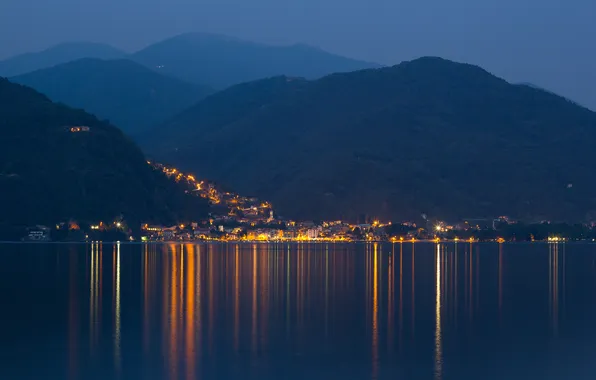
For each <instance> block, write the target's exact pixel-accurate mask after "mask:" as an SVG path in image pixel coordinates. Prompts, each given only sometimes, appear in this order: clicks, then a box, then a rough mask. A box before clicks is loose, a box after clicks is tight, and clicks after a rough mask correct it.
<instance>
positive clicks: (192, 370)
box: [0, 243, 596, 380]
mask: <svg viewBox="0 0 596 380" xmlns="http://www.w3.org/2000/svg"><path fill="white" fill-rule="evenodd" d="M0 247H1V249H2V252H3V255H2V256H0V264H2V265H1V266H0V268H2V269H0V274H1V275H2V276H1V279H0V285H1V287H0V290H3V292H1V293H0V294H2V295H0V300H2V302H3V304H5V305H7V306H8V308H7V310H13V312H12V313H8V314H7V315H5V316H4V318H5V320H6V319H8V321H7V322H6V323H5V324H4V327H3V328H2V329H3V330H6V331H3V332H6V333H7V334H6V336H8V337H10V336H14V337H15V338H16V337H17V336H18V340H15V342H16V343H15V345H17V346H19V347H24V348H27V349H28V350H29V352H31V354H30V355H29V356H28V357H29V358H31V360H32V362H34V363H36V365H27V366H24V365H23V366H20V365H19V360H17V359H18V358H19V355H18V354H17V353H16V352H18V351H15V348H14V347H12V346H10V345H8V344H4V345H3V346H4V347H10V349H8V348H4V349H3V350H2V352H0V353H3V354H5V355H4V356H2V357H3V359H0V365H1V366H0V367H1V368H2V369H1V370H0V377H1V378H7V379H17V380H18V379H25V378H31V377H32V376H33V377H35V376H42V375H43V376H45V377H46V378H57V379H58V378H69V379H112V378H114V379H116V378H121V379H129V378H135V379H137V378H138V379H149V380H153V379H212V378H213V379H222V378H223V379H226V378H231V379H234V378H243V379H277V378H289V379H301V378H309V379H326V378H329V377H342V378H348V379H352V378H353V379H366V378H371V379H385V378H396V377H398V378H399V377H402V378H408V379H476V378H479V376H481V377H482V378H495V379H496V378H504V377H507V378H523V377H522V376H523V375H524V374H533V375H534V376H538V374H539V375H540V376H541V378H561V379H563V378H566V376H569V375H570V373H572V372H573V376H574V378H591V376H589V375H591V374H593V372H590V371H592V370H594V369H595V368H594V365H593V364H591V361H589V360H588V358H587V357H585V356H582V355H583V353H585V352H590V350H589V349H594V348H596V347H595V346H594V345H595V343H594V342H596V339H595V338H596V329H595V328H594V327H593V323H591V320H592V318H594V317H596V307H595V306H594V305H593V302H591V300H593V299H594V296H596V270H595V265H594V264H595V260H594V258H596V246H592V245H579V244H578V245H570V244H559V243H551V244H548V245H547V244H534V245H530V244H527V245H497V244H486V245H482V244H469V243H463V244H457V243H456V244H453V243H449V244H441V243H439V244H421V243H416V244H413V243H397V244H394V245H391V244H381V243H371V244H358V245H350V244H345V245H342V244H198V245H195V244H179V243H176V244H163V245H161V244H144V245H133V244H107V243H92V244H88V245H58V244H54V245H52V244H48V245H42V244H37V245H36V244H23V245H9V246H7V245H0ZM110 251H111V253H112V254H111V255H110V254H107V255H106V254H104V253H105V252H110ZM47 264H50V265H47ZM33 268H35V270H33ZM104 268H111V271H110V270H107V271H106V270H104ZM44 300H45V303H43V302H44ZM31 301H35V302H31ZM25 302H27V303H25ZM36 303H40V304H41V303H43V305H44V306H43V309H42V310H36V312H35V313H34V312H32V310H30V309H28V308H26V307H24V306H26V305H30V304H36ZM11 334H13V335H11ZM3 343H5V342H3ZM586 350H587V351H586ZM563 353H565V354H566V355H567V356H557V355H562V354H563ZM570 353H573V355H572V356H570ZM48 355H50V356H51V357H52V360H51V361H49V362H46V361H45V360H42V359H43V358H45V357H46V356H48ZM553 357H557V360H552V358H553ZM584 360H585V361H584ZM545 363H546V364H545ZM570 363H572V364H573V365H571V364H570ZM574 371H575V372H574ZM516 376H519V377H516Z"/></svg>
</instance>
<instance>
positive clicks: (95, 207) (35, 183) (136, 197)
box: [0, 79, 208, 225]
mask: <svg viewBox="0 0 596 380" xmlns="http://www.w3.org/2000/svg"><path fill="white" fill-rule="evenodd" d="M0 190H1V194H2V196H1V197H0V209H1V210H2V212H1V213H0V225H34V224H37V223H39V224H50V225H51V224H52V223H56V222H58V221H63V220H68V219H70V218H73V219H76V220H79V221H81V220H82V221H90V222H97V221H112V220H114V218H116V217H119V216H123V217H124V218H125V219H126V220H127V221H128V222H130V225H135V224H136V223H140V222H141V221H154V222H162V223H171V222H175V221H177V220H180V219H184V218H186V217H189V216H190V215H193V216H194V217H197V216H200V215H203V214H204V213H206V211H207V207H208V206H207V204H206V203H205V202H204V201H203V200H201V199H200V198H197V197H191V196H190V195H187V194H185V193H184V191H183V190H182V189H181V188H179V187H178V185H177V184H176V183H175V182H172V181H170V180H169V179H167V178H166V177H165V176H164V175H163V174H162V173H161V172H157V171H155V170H153V169H152V168H151V167H150V166H149V165H148V164H147V162H146V160H145V157H144V155H143V153H142V152H141V151H140V150H139V149H138V148H137V146H136V145H135V144H134V143H132V142H131V141H130V140H129V139H128V138H127V137H126V136H125V135H124V134H123V133H122V132H121V131H120V130H119V129H117V128H116V127H113V126H111V125H109V124H106V123H105V122H101V121H99V120H98V119H96V118H95V117H94V116H92V115H89V114H88V113H86V112H84V111H81V110H75V109H71V108H69V107H67V106H65V105H61V104H56V103H53V102H51V101H50V100H49V99H48V98H47V97H45V96H44V95H41V94H39V93H37V92H36V91H34V90H33V89H30V88H27V87H24V86H21V85H18V84H13V83H11V82H9V81H8V80H5V79H0ZM136 225H138V224H136Z"/></svg>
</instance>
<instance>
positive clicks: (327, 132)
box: [142, 57, 596, 221]
mask: <svg viewBox="0 0 596 380" xmlns="http://www.w3.org/2000/svg"><path fill="white" fill-rule="evenodd" d="M595 141H596V114H595V113H594V112H591V111H590V110H588V109H586V108H582V107H579V106H577V105H576V104H574V103H572V102H570V101H568V100H566V99H564V98H562V97H559V96H556V95H554V94H551V93H548V92H545V91H542V90H539V89H535V88H531V87H528V86H523V85H512V84H509V83H508V82H506V81H505V80H502V79H500V78H497V77H495V76H493V75H491V74H490V73H488V72H486V71H485V70H483V69H481V68H479V67H476V66H472V65H467V64H461V63H456V62H451V61H447V60H443V59H440V58H433V57H426V58H420V59H417V60H414V61H410V62H403V63H401V64H399V65H396V66H394V67H388V68H381V69H371V70H363V71H358V72H352V73H345V74H333V75H330V76H327V77H324V78H322V79H319V80H316V81H307V80H301V79H296V78H288V77H277V78H270V79H266V80H262V81H257V82H253V83H247V84H242V85H239V86H235V87H232V88H229V89H228V90H225V91H222V92H220V93H217V94H215V95H213V96H210V97H207V98H206V99H204V100H203V101H202V102H200V103H199V104H197V105H196V106H194V107H192V108H190V109H189V110H187V111H185V112H183V113H182V114H180V115H179V116H177V117H176V118H174V119H173V120H171V121H170V122H168V123H167V124H165V125H163V126H161V127H160V128H159V129H157V130H155V131H153V132H152V133H151V134H147V136H145V139H144V140H143V141H142V145H143V146H145V147H146V149H147V151H148V153H149V154H150V155H152V156H154V157H156V158H158V159H161V160H166V161H167V162H170V163H173V164H175V165H178V166H180V167H181V168H184V169H188V170H191V171H193V172H196V173H199V174H200V175H201V177H203V178H209V179H212V180H215V181H217V182H219V183H221V184H222V185H225V186H231V187H232V188H234V189H235V190H237V191H239V192H241V193H243V194H252V195H256V196H259V197H261V198H263V199H268V200H270V201H272V203H273V205H274V206H275V208H276V210H278V211H279V212H280V213H281V214H282V215H285V216H290V217H296V218H311V219H312V218H324V219H331V218H348V219H352V220H354V219H355V218H357V217H358V216H359V215H361V214H367V215H371V216H378V217H383V218H391V219H398V220H404V219H415V218H419V217H420V215H421V213H426V214H427V215H429V217H431V216H432V217H439V218H445V219H456V218H471V217H493V216H498V215H508V216H511V217H517V218H523V219H538V220H541V219H572V220H575V221H577V220H583V219H586V218H590V219H593V218H596V196H594V194H595V193H596V192H595V190H596V180H594V179H593V176H592V175H591V173H593V172H594V171H596V160H594V159H593V157H592V156H593V150H594V142H595Z"/></svg>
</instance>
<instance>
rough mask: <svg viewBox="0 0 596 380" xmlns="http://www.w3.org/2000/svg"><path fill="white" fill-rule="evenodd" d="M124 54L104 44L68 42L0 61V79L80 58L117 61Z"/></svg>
mask: <svg viewBox="0 0 596 380" xmlns="http://www.w3.org/2000/svg"><path fill="white" fill-rule="evenodd" d="M125 55H126V53H124V52H122V51H120V50H118V49H116V48H114V47H112V46H109V45H105V44H98V43H91V42H68V43H63V44H60V45H56V46H53V47H50V48H48V49H46V50H43V51H40V52H35V53H27V54H21V55H18V56H15V57H13V58H9V59H6V60H4V61H0V77H6V78H8V77H12V76H16V75H20V74H25V73H28V72H31V71H35V70H39V69H44V68H47V67H52V66H55V65H59V64H61V63H66V62H70V61H74V60H77V59H81V58H99V59H119V58H123V57H124V56H125Z"/></svg>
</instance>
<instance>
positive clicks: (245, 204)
mask: <svg viewBox="0 0 596 380" xmlns="http://www.w3.org/2000/svg"><path fill="white" fill-rule="evenodd" d="M72 128H73V130H72V132H82V131H86V130H85V129H83V128H84V127H72ZM149 164H150V165H152V166H153V167H154V168H155V169H157V170H161V171H163V173H164V174H166V176H168V177H169V178H171V179H173V180H175V181H176V182H178V183H182V184H184V185H186V188H187V189H188V190H187V191H188V192H190V193H192V194H195V195H197V196H200V197H202V198H205V199H207V200H208V201H209V203H210V204H211V206H212V207H211V210H212V213H211V214H210V216H209V218H207V219H205V220H197V221H192V222H188V223H185V224H177V225H169V226H164V225H150V224H143V225H142V226H140V227H141V228H140V231H139V228H138V227H137V228H134V230H135V231H134V232H133V228H131V227H129V226H127V225H126V223H125V221H124V220H122V219H118V220H114V221H110V222H107V223H104V222H99V223H97V224H91V225H88V226H79V225H78V224H76V223H75V222H70V223H67V224H64V223H62V224H60V225H57V226H56V229H55V230H52V229H50V228H48V227H44V226H36V227H32V228H30V229H29V230H28V231H27V235H26V237H25V240H31V241H48V240H51V235H52V231H53V232H54V235H57V236H62V239H73V240H109V239H111V240H124V239H127V240H142V241H201V240H202V241H288V242H291V241H299V242H300V241H333V242H350V241H391V242H399V241H424V240H432V241H436V240H452V241H458V240H470V241H476V240H494V241H504V239H503V238H502V237H500V236H499V235H498V234H497V232H496V231H497V229H499V230H502V229H503V227H504V226H515V225H516V223H517V222H516V221H513V220H511V219H510V218H508V217H506V216H501V217H498V218H489V219H478V218H469V219H465V220H463V221H461V222H460V223H457V224H449V223H447V222H445V221H441V220H433V219H428V218H427V216H426V215H425V214H422V219H423V222H422V225H417V224H416V223H414V222H402V223H399V224H392V223H391V222H387V223H383V222H380V221H378V220H372V221H368V222H367V220H366V218H360V219H361V220H360V223H357V224H354V223H348V222H345V221H339V220H338V221H323V222H313V221H294V220H286V219H280V218H279V217H278V216H277V215H276V214H275V212H274V210H273V208H272V206H271V204H270V203H269V202H264V201H260V200H259V199H257V198H254V197H246V196H240V195H238V194H235V193H231V192H224V191H221V190H219V189H218V187H217V186H215V185H214V184H212V183H208V182H206V181H199V180H197V179H196V178H195V177H194V176H193V175H191V174H186V173H183V172H181V171H179V170H178V169H176V168H173V167H168V166H165V165H162V164H156V163H151V162H149ZM539 225H544V222H542V223H541V224H539ZM594 227H596V226H592V229H593V230H594V231H596V228H594ZM513 229H515V227H513ZM487 231H488V233H487ZM491 231H492V232H491ZM56 232H62V235H60V234H56ZM518 232H520V233H521V231H518ZM512 234H513V235H512V236H513V237H511V236H510V237H509V238H510V239H515V238H516V236H515V234H516V232H515V231H513V232H512ZM64 236H66V237H64ZM529 236H531V238H532V239H533V235H532V234H531V233H530V234H529ZM549 236H550V237H549V241H558V240H553V239H555V237H553V236H552V234H551V235H549ZM556 238H557V239H560V238H559V237H556ZM544 240H546V237H544Z"/></svg>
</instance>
